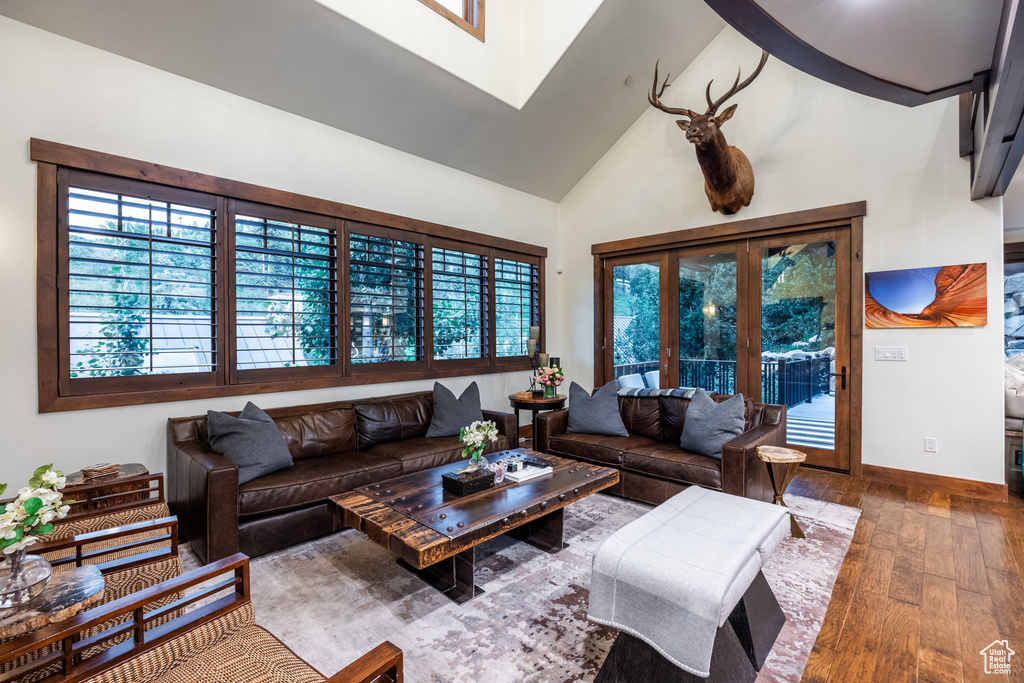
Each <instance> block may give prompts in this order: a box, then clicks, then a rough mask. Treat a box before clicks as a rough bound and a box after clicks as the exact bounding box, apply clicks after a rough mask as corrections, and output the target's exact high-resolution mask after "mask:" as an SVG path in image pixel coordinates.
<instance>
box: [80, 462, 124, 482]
mask: <svg viewBox="0 0 1024 683" xmlns="http://www.w3.org/2000/svg"><path fill="white" fill-rule="evenodd" d="M117 470H118V465H117V463H109V462H101V463H100V464H98V465H90V466H89V467H83V468H82V477H84V478H85V479H95V478H97V477H109V476H110V475H111V474H117Z"/></svg>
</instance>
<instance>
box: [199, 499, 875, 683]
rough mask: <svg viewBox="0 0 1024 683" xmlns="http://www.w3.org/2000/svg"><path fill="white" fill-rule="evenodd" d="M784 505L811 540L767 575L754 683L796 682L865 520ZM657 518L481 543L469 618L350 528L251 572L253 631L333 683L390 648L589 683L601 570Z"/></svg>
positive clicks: (589, 523) (459, 664)
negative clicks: (538, 544)
mask: <svg viewBox="0 0 1024 683" xmlns="http://www.w3.org/2000/svg"><path fill="white" fill-rule="evenodd" d="M787 503H788V504H789V505H790V508H791V509H792V510H793V512H794V513H796V515H797V518H798V521H799V522H800V524H801V526H802V527H803V528H804V530H805V532H806V534H807V539H806V540H797V539H788V540H786V541H784V542H783V543H782V545H781V546H780V547H779V549H778V551H776V553H775V555H774V556H773V558H772V559H771V561H770V562H769V563H768V564H767V565H766V566H765V569H764V573H765V576H766V577H767V579H768V582H769V583H770V584H771V586H772V589H773V590H774V592H775V595H776V596H777V597H778V599H779V603H780V604H781V605H782V608H783V610H784V611H785V613H786V617H787V620H786V625H785V627H784V628H783V630H782V633H781V634H780V635H779V638H778V640H777V641H776V644H775V647H774V648H773V650H772V653H771V655H769V657H768V660H767V662H766V663H765V666H764V667H763V668H762V670H761V672H760V675H759V676H758V679H757V680H758V681H765V682H769V681H770V682H781V681H787V682H788V681H792V682H796V681H799V680H800V674H801V672H802V671H803V668H804V666H805V665H806V663H807V658H808V656H809V655H810V652H811V648H812V647H813V646H814V641H815V638H816V637H817V634H818V630H819V629H820V627H821V622H822V619H823V618H824V616H825V610H826V608H827V607H828V602H829V599H830V597H831V594H832V586H833V584H834V582H835V579H836V575H837V574H838V572H839V567H840V565H841V564H842V561H843V557H844V556H845V555H846V551H847V549H848V548H849V546H850V540H851V538H852V536H853V530H854V527H855V526H856V523H857V518H858V517H859V516H860V510H857V509H854V508H848V507H844V506H841V505H836V504H833V503H823V502H820V501H816V500H811V499H807V498H801V497H798V496H790V497H787ZM649 509H650V508H649V507H648V506H645V505H642V504H640V503H634V502H631V501H626V500H622V499H621V498H614V497H612V496H605V495H594V496H589V497H587V498H585V499H583V500H581V501H578V502H576V503H573V505H571V506H570V507H569V508H567V509H566V513H565V540H566V542H568V543H569V547H568V548H566V549H564V550H562V551H561V552H559V553H557V554H555V555H548V554H547V553H544V552H542V551H540V550H537V549H535V548H533V547H532V546H529V545H526V544H525V543H519V542H516V541H514V540H512V539H508V538H505V537H499V538H496V539H493V540H491V541H488V542H486V543H484V544H482V545H481V546H479V547H478V548H477V574H476V579H477V584H478V585H480V586H481V587H483V588H484V590H485V591H486V592H485V593H484V594H483V595H481V596H478V597H476V598H475V599H473V600H471V601H470V602H468V603H466V604H464V605H461V606H459V605H455V604H454V603H452V602H450V601H449V600H448V599H447V598H444V597H442V596H441V595H439V594H438V593H437V592H436V591H434V589H432V588H430V587H429V586H427V585H426V584H424V583H423V582H421V581H420V580H419V579H417V578H416V577H414V576H413V575H411V574H409V573H408V572H406V571H405V570H404V569H402V568H401V567H399V566H398V565H396V564H395V558H394V556H393V555H392V554H391V553H390V552H388V551H387V550H385V549H384V548H381V547H380V546H378V545H376V544H374V543H372V542H371V541H369V540H368V539H367V538H366V537H365V536H364V535H362V534H361V533H359V532H357V531H354V530H346V531H343V532H341V533H338V534H334V535H332V536H328V537H325V538H321V539H317V540H314V541H310V542H307V543H303V544H301V545H297V546H294V547H292V548H288V549H287V550H283V551H280V552H277V553H274V554H272V555H266V556H263V557H258V558H256V559H254V560H253V561H252V563H251V567H250V569H251V585H252V599H253V603H254V605H255V608H256V621H257V623H259V624H260V625H261V626H263V627H265V628H267V629H268V630H269V631H270V632H271V633H273V634H274V635H276V636H277V637H279V638H280V639H281V640H283V641H284V642H285V643H286V644H287V645H288V646H289V647H291V648H292V649H293V650H295V652H296V653H297V654H298V655H299V656H300V657H302V658H303V659H305V660H306V661H308V662H309V663H310V664H312V665H313V666H315V667H316V668H317V669H319V670H320V671H321V672H322V673H324V674H327V675H328V676H330V675H332V674H334V673H335V672H337V671H338V670H340V669H342V668H343V667H344V666H346V665H347V664H349V663H350V662H352V661H353V660H355V659H356V658H357V657H359V656H360V655H361V654H363V653H364V652H366V651H368V650H370V649H371V648H373V647H374V646H376V645H377V644H379V643H381V642H383V641H385V640H390V641H391V642H393V643H395V644H396V645H398V646H399V647H400V648H402V650H403V652H404V654H405V679H406V680H407V681H410V682H413V681H415V682H417V683H427V682H429V683H476V682H486V683H520V682H524V681H537V682H545V683H547V682H551V683H560V682H562V681H565V682H568V681H593V680H594V677H595V676H596V675H597V671H598V670H599V669H600V668H601V663H602V662H603V661H604V659H605V657H606V656H607V654H608V650H609V649H610V648H611V645H612V642H613V641H614V640H615V636H616V634H617V632H616V631H615V630H613V629H609V628H605V627H602V626H597V625H595V624H591V623H590V622H588V621H587V618H586V615H587V596H588V590H587V586H588V585H589V582H590V565H591V560H592V557H593V554H594V552H595V551H596V550H597V548H598V546H599V545H600V544H601V542H602V541H603V540H604V539H605V538H607V537H608V536H609V535H610V534H611V533H613V532H614V531H615V530H616V529H618V528H620V527H622V526H624V525H625V524H628V523H629V522H631V521H633V520H634V519H636V518H637V517H639V516H640V515H642V514H644V513H645V512H646V511H647V510H649ZM189 559H192V558H189ZM189 564H191V565H193V566H194V565H195V562H194V560H193V561H192V562H190V563H189Z"/></svg>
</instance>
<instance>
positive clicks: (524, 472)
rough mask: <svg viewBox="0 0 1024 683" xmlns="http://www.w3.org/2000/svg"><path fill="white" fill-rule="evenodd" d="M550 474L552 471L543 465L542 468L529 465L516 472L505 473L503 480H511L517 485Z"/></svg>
mask: <svg viewBox="0 0 1024 683" xmlns="http://www.w3.org/2000/svg"><path fill="white" fill-rule="evenodd" d="M551 472H552V469H551V467H550V466H547V465H545V466H543V467H538V466H537V465H535V464H533V463H530V464H528V465H526V466H525V467H523V468H522V469H521V470H519V471H517V472H506V473H505V478H506V479H511V480H512V481H514V482H516V483H517V484H518V483H520V482H524V481H527V480H529V479H533V478H535V477H542V476H544V475H545V474H551Z"/></svg>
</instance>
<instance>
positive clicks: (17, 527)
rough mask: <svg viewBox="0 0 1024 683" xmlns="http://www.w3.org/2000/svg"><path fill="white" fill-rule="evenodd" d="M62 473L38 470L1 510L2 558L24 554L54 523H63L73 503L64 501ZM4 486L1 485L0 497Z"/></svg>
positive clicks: (47, 468) (48, 531) (0, 546)
mask: <svg viewBox="0 0 1024 683" xmlns="http://www.w3.org/2000/svg"><path fill="white" fill-rule="evenodd" d="M65 482H66V479H65V478H64V473H63V472H59V471H57V470H55V469H53V465H43V466H42V467H40V468H39V469H37V470H36V471H35V472H34V473H33V474H32V478H31V479H30V480H29V482H28V486H26V487H25V488H22V489H19V490H18V497H17V498H15V499H14V500H13V501H11V502H10V503H7V505H6V506H4V507H3V513H2V514H0V548H3V552H4V554H5V555H9V554H12V553H15V552H17V551H19V550H23V549H25V548H27V547H28V546H30V545H32V544H33V543H35V542H36V541H38V540H39V537H40V536H43V535H44V534H48V533H50V532H51V531H53V520H55V519H63V518H64V517H65V516H66V515H67V514H68V510H69V509H70V507H71V504H72V503H74V502H75V501H73V500H64V496H63V494H61V492H60V490H61V489H62V488H64V484H65ZM6 490H7V484H0V495H3V493H4V491H6Z"/></svg>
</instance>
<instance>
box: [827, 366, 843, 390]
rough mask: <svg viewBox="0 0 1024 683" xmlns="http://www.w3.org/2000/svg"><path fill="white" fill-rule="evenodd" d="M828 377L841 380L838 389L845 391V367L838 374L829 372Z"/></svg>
mask: <svg viewBox="0 0 1024 683" xmlns="http://www.w3.org/2000/svg"><path fill="white" fill-rule="evenodd" d="M829 376H831V377H839V378H840V379H841V381H840V383H839V388H840V389H842V390H843V391H845V390H846V366H845V365H844V366H843V369H842V370H841V371H840V372H830V373H829Z"/></svg>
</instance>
